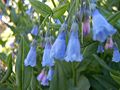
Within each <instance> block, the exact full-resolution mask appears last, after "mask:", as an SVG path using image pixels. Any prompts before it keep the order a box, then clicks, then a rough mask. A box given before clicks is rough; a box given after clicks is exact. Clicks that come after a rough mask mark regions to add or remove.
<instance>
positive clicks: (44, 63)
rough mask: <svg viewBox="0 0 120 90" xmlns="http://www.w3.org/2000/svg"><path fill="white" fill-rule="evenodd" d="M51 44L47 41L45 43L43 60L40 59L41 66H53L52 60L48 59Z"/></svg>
mask: <svg viewBox="0 0 120 90" xmlns="http://www.w3.org/2000/svg"><path fill="white" fill-rule="evenodd" d="M51 46H52V45H51V42H50V41H49V40H47V41H46V45H45V49H44V53H43V58H42V66H43V67H44V66H53V65H54V59H53V58H52V57H50V50H51Z"/></svg>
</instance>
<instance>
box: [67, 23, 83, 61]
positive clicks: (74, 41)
mask: <svg viewBox="0 0 120 90" xmlns="http://www.w3.org/2000/svg"><path fill="white" fill-rule="evenodd" d="M82 59H83V56H82V54H81V49H80V42H79V37H78V24H77V23H76V22H73V23H72V26H71V33H70V38H69V42H68V46H67V50H66V56H65V61H67V62H69V61H71V62H73V61H77V62H81V61H82Z"/></svg>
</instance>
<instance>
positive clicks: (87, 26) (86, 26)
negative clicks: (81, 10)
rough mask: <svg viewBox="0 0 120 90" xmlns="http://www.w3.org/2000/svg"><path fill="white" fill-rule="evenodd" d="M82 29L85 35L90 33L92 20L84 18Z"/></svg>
mask: <svg viewBox="0 0 120 90" xmlns="http://www.w3.org/2000/svg"><path fill="white" fill-rule="evenodd" d="M82 30H83V35H84V36H86V35H88V34H89V33H90V21H89V18H88V19H86V20H84V22H83V23H82Z"/></svg>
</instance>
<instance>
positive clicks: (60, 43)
mask: <svg viewBox="0 0 120 90" xmlns="http://www.w3.org/2000/svg"><path fill="white" fill-rule="evenodd" d="M66 30H67V25H66V24H65V23H64V24H63V25H62V26H61V28H60V33H59V35H58V37H57V39H56V40H55V42H54V44H53V46H52V48H51V51H50V56H51V57H53V58H55V59H59V60H63V59H64V57H65V50H66Z"/></svg>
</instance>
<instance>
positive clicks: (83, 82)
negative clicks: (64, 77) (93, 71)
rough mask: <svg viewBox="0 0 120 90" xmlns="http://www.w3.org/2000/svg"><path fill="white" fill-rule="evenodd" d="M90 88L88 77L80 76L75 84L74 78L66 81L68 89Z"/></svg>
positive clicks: (81, 89)
mask: <svg viewBox="0 0 120 90" xmlns="http://www.w3.org/2000/svg"><path fill="white" fill-rule="evenodd" d="M89 89H90V83H89V81H88V79H87V78H86V77H85V76H83V75H82V76H80V77H79V79H77V85H76V86H75V85H74V80H73V79H70V80H69V81H68V90H89Z"/></svg>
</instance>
